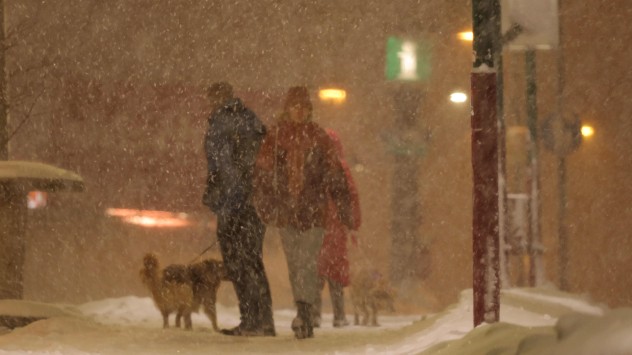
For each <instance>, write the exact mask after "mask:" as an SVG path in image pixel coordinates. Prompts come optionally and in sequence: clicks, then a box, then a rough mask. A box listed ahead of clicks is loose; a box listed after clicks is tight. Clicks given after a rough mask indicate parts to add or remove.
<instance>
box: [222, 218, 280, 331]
mask: <svg viewBox="0 0 632 355" xmlns="http://www.w3.org/2000/svg"><path fill="white" fill-rule="evenodd" d="M265 229H266V228H265V225H264V224H263V223H262V222H261V220H260V219H259V217H258V216H257V213H256V212H255V209H254V207H252V206H246V207H244V208H241V209H240V210H239V211H237V212H236V213H233V214H231V215H221V214H220V215H219V216H218V222H217V240H218V241H219V245H220V248H221V251H222V258H223V259H224V265H225V267H226V271H227V273H228V277H229V278H230V279H231V281H232V282H233V286H234V288H235V293H236V294H237V299H238V300H239V312H240V313H241V324H240V326H242V327H245V328H247V329H256V328H266V329H270V328H272V329H274V320H273V317H272V296H271V294H270V285H269V284H268V278H267V276H266V272H265V269H264V266H263V235H264V234H265Z"/></svg>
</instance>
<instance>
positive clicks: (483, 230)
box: [471, 0, 500, 326]
mask: <svg viewBox="0 0 632 355" xmlns="http://www.w3.org/2000/svg"><path fill="white" fill-rule="evenodd" d="M472 15H473V25H474V26H473V29H474V43H473V49H474V54H475V60H474V65H473V69H472V75H471V81H472V84H471V85H472V88H471V89H472V92H471V94H472V177H473V211H472V215H473V220H472V249H473V293H474V294H473V298H474V307H473V308H474V326H478V325H479V324H481V323H483V322H487V323H492V322H497V321H498V320H499V317H500V279H499V276H500V275H499V270H500V264H499V252H500V251H499V239H498V238H499V228H500V226H499V223H498V222H499V217H498V213H499V209H498V196H499V187H498V134H499V128H498V120H497V117H496V115H497V108H498V106H497V96H496V91H497V81H496V79H497V78H496V68H495V64H496V61H495V55H499V54H500V50H499V49H500V47H499V46H500V3H499V0H472Z"/></svg>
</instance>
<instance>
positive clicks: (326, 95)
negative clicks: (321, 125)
mask: <svg viewBox="0 0 632 355" xmlns="http://www.w3.org/2000/svg"><path fill="white" fill-rule="evenodd" d="M318 97H319V98H320V100H321V101H328V102H333V103H336V104H340V103H343V102H344V101H345V100H346V99H347V92H346V91H345V90H342V89H321V90H320V91H319V92H318Z"/></svg>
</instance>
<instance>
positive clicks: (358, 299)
mask: <svg viewBox="0 0 632 355" xmlns="http://www.w3.org/2000/svg"><path fill="white" fill-rule="evenodd" d="M394 299H395V292H394V291H393V290H392V289H391V288H390V287H389V286H388V283H387V281H386V279H385V278H384V277H383V276H382V274H380V273H379V272H378V271H377V270H369V269H363V270H360V271H358V272H357V273H354V274H353V275H352V277H351V302H352V303H353V309H354V313H355V315H354V324H355V325H359V324H360V313H362V316H363V318H362V325H371V326H378V325H379V324H378V322H377V312H378V310H388V311H395V307H394V306H393V303H394Z"/></svg>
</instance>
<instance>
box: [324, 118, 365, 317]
mask: <svg viewBox="0 0 632 355" xmlns="http://www.w3.org/2000/svg"><path fill="white" fill-rule="evenodd" d="M326 131H327V134H328V135H329V137H330V138H331V140H332V142H333V143H334V146H335V148H336V154H337V157H338V160H339V161H340V164H341V165H342V168H343V170H344V173H345V183H346V184H347V188H348V189H349V193H350V196H351V212H352V216H353V226H352V228H351V230H355V231H357V230H358V228H360V221H361V215H360V200H359V198H358V191H357V189H356V187H355V182H354V181H353V176H352V175H351V171H350V170H349V166H348V165H347V162H346V160H345V158H344V155H343V152H342V142H340V137H338V134H337V133H336V132H335V131H333V130H331V129H326ZM338 214H339V211H338V209H337V208H336V204H335V203H334V202H333V200H330V201H329V203H328V209H327V216H326V222H325V239H324V241H323V246H322V248H321V249H320V254H319V255H318V275H319V276H320V291H319V292H318V299H317V301H316V303H315V304H314V309H313V323H314V326H316V327H318V326H320V319H321V316H322V290H323V288H324V287H325V283H327V285H328V288H329V296H330V298H331V305H332V308H333V312H334V320H333V326H334V327H344V326H346V325H349V322H348V321H347V317H346V315H345V299H344V287H346V286H349V283H350V280H349V255H348V250H347V241H348V239H349V237H350V236H351V237H352V240H353V241H354V242H356V243H357V241H356V240H355V236H352V235H351V230H350V229H349V228H348V227H347V226H345V225H344V224H343V223H342V222H341V221H340V217H339V216H338Z"/></svg>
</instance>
